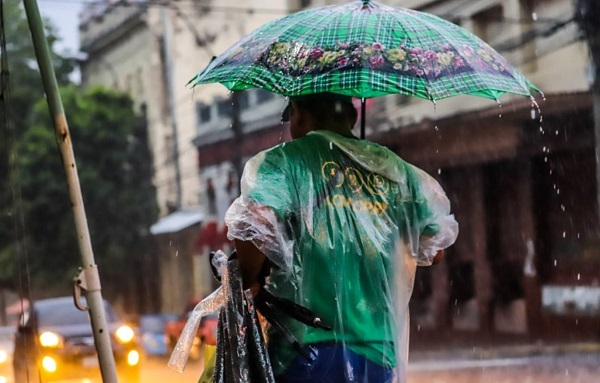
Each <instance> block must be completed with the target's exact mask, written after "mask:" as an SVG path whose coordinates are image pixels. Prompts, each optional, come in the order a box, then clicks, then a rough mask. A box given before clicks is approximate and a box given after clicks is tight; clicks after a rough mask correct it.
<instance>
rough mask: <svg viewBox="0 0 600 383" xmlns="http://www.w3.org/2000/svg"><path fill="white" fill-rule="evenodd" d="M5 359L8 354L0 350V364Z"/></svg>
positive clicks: (0, 382)
mask: <svg viewBox="0 0 600 383" xmlns="http://www.w3.org/2000/svg"><path fill="white" fill-rule="evenodd" d="M7 360H8V354H7V353H6V351H4V350H0V364H2V363H4V362H6V361H7ZM0 383H2V381H1V380H0Z"/></svg>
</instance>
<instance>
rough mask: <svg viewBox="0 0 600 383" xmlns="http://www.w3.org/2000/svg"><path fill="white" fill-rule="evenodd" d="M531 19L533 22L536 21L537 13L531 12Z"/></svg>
mask: <svg viewBox="0 0 600 383" xmlns="http://www.w3.org/2000/svg"><path fill="white" fill-rule="evenodd" d="M531 19H532V20H533V21H537V19H538V15H537V12H532V13H531Z"/></svg>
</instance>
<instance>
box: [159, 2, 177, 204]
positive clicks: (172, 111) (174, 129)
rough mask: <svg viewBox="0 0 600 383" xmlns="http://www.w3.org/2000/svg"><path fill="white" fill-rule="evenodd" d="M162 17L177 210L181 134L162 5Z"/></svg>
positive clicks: (165, 9) (165, 18) (167, 28)
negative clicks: (178, 127) (176, 111)
mask: <svg viewBox="0 0 600 383" xmlns="http://www.w3.org/2000/svg"><path fill="white" fill-rule="evenodd" d="M160 17H161V19H162V26H163V51H164V53H163V54H164V62H165V72H166V73H165V74H166V81H167V97H168V98H169V115H170V117H171V129H172V132H173V166H175V183H176V185H175V187H176V192H177V201H176V203H177V210H179V209H181V201H182V196H181V169H180V168H179V134H178V129H177V116H176V115H175V97H174V95H173V70H172V63H171V45H170V39H169V25H168V23H167V8H166V7H164V6H163V7H162V8H161V10H160Z"/></svg>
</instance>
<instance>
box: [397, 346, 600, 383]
mask: <svg viewBox="0 0 600 383" xmlns="http://www.w3.org/2000/svg"><path fill="white" fill-rule="evenodd" d="M408 381H409V382H410V383H425V382H427V383H454V382H460V383H513V382H514V383H538V382H539V383H594V382H600V354H597V353H596V354H568V355H556V356H540V357H528V358H514V359H511V358H509V359H492V360H479V361H477V360H475V361H472V360H471V361H462V360H459V361H440V362H435V361H427V362H415V363H411V364H409V379H408Z"/></svg>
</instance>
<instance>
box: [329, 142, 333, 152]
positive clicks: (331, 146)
mask: <svg viewBox="0 0 600 383" xmlns="http://www.w3.org/2000/svg"><path fill="white" fill-rule="evenodd" d="M329 150H333V142H331V141H329Z"/></svg>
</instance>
